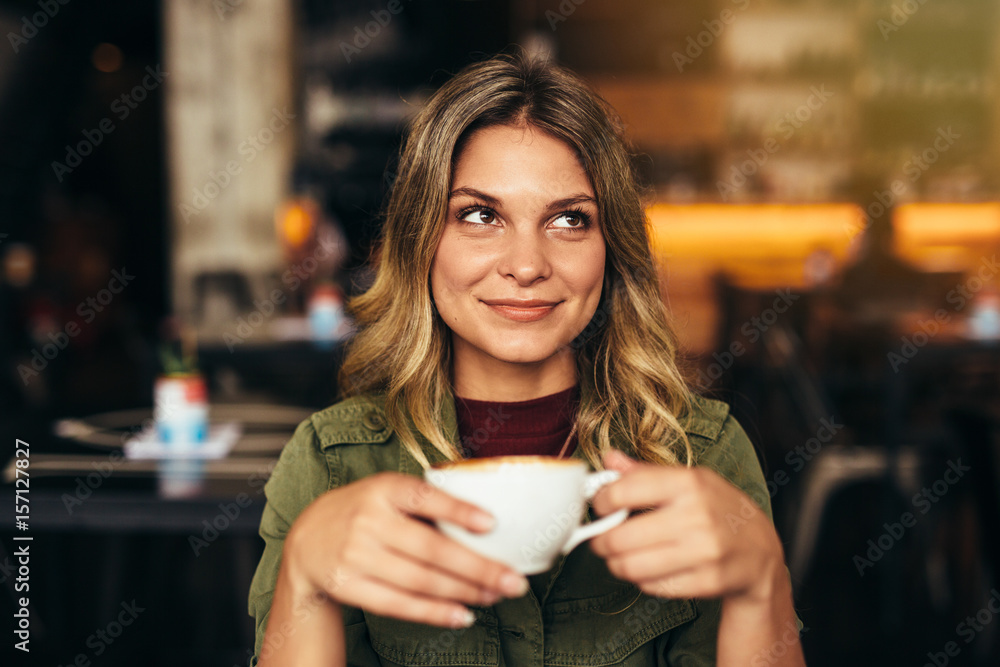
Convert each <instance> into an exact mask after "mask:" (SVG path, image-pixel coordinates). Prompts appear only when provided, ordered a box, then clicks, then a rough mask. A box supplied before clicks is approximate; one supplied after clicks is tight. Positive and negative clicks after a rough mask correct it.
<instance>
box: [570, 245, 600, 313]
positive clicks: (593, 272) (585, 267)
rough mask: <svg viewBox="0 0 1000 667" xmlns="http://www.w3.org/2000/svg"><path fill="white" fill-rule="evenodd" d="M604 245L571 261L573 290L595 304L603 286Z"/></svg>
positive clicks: (584, 252) (588, 250) (580, 254)
mask: <svg viewBox="0 0 1000 667" xmlns="http://www.w3.org/2000/svg"><path fill="white" fill-rule="evenodd" d="M605 260H606V257H605V249H604V244H603V243H602V244H601V245H600V246H598V247H595V248H590V249H587V250H584V251H582V252H580V253H579V254H578V255H576V257H574V260H573V267H574V270H573V273H572V278H571V280H572V281H573V289H574V291H576V292H577V293H578V294H580V295H581V296H586V298H587V300H588V302H590V301H592V302H593V303H594V304H596V303H597V302H598V301H599V300H600V297H601V288H602V286H603V285H604V262H605Z"/></svg>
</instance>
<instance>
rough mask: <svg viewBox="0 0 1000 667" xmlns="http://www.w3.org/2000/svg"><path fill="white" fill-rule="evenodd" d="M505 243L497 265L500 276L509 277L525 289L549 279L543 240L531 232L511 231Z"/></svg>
mask: <svg viewBox="0 0 1000 667" xmlns="http://www.w3.org/2000/svg"><path fill="white" fill-rule="evenodd" d="M505 241H506V245H505V247H504V251H503V253H502V254H501V256H500V261H499V263H498V265H497V270H498V271H499V272H500V274H501V275H502V276H504V277H508V276H510V277H511V278H514V279H515V280H516V281H517V283H518V284H519V285H522V286H525V287H527V286H529V285H532V284H534V283H535V282H537V281H539V280H544V279H545V278H548V277H549V275H550V274H551V272H552V266H551V264H550V263H549V259H548V257H547V255H546V247H545V239H543V238H541V237H540V236H539V235H537V234H534V233H531V232H526V231H513V230H512V232H511V233H510V235H509V236H508V237H507V238H506V239H505Z"/></svg>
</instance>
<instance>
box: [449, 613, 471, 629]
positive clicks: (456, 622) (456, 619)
mask: <svg viewBox="0 0 1000 667" xmlns="http://www.w3.org/2000/svg"><path fill="white" fill-rule="evenodd" d="M475 622H476V615H475V614H474V613H473V612H472V610H470V609H462V610H460V611H456V612H455V613H454V614H452V615H451V623H452V625H453V626H455V627H456V628H468V627H470V626H471V625H472V624H473V623H475Z"/></svg>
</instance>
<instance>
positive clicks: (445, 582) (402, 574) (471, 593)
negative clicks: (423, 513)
mask: <svg viewBox="0 0 1000 667" xmlns="http://www.w3.org/2000/svg"><path fill="white" fill-rule="evenodd" d="M359 561H360V562H359ZM346 564H347V565H348V566H350V567H351V568H353V569H354V570H356V571H358V572H361V573H362V574H363V575H364V576H366V577H367V578H369V579H375V580H377V581H380V582H382V583H383V584H386V585H387V586H389V587H390V588H397V589H401V590H404V591H407V592H409V593H413V594H417V595H421V596H423V597H427V598H432V599H433V598H439V599H442V600H453V601H456V602H464V603H465V604H470V605H477V606H487V607H488V606H491V605H493V604H496V603H497V602H498V601H499V600H500V597H501V596H500V595H499V594H497V593H494V592H491V591H487V590H485V589H483V588H482V587H480V586H479V585H478V584H475V583H472V582H470V581H468V580H466V579H461V578H458V577H455V576H453V575H450V574H448V573H446V572H444V571H442V570H439V569H437V568H435V567H432V566H430V565H428V564H426V563H422V562H418V561H415V560H413V559H412V558H409V557H406V556H404V555H402V554H400V553H399V552H397V551H388V550H385V549H382V550H379V551H377V552H376V553H375V554H369V555H366V556H362V557H360V558H354V559H351V558H348V559H347V560H346Z"/></svg>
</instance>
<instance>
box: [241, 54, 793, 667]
mask: <svg viewBox="0 0 1000 667" xmlns="http://www.w3.org/2000/svg"><path fill="white" fill-rule="evenodd" d="M351 307H352V309H353V312H354V314H355V316H356V318H357V321H358V322H359V324H360V330H359V333H358V334H357V336H356V337H355V339H354V340H353V341H352V344H351V347H350V350H349V352H348V355H347V357H346V359H345V361H344V364H343V367H342V370H341V375H340V383H341V388H342V390H343V393H344V395H345V396H346V397H347V398H346V399H345V400H344V401H342V402H340V403H338V404H336V405H334V406H331V407H330V408H328V409H326V410H324V411H322V412H319V413H317V414H316V415H313V417H312V418H311V419H309V420H307V421H306V422H304V423H303V424H301V425H300V426H299V429H298V430H297V431H296V433H295V435H294V437H293V438H292V440H291V441H290V442H289V443H288V445H287V446H286V447H285V449H284V451H283V452H282V456H281V459H280V461H279V463H278V465H277V466H276V468H275V470H274V473H273V475H272V477H271V479H270V480H269V482H268V484H267V487H266V488H265V491H266V493H267V499H268V502H267V506H266V507H265V511H264V517H263V519H262V522H261V531H260V532H261V535H262V537H263V538H264V539H265V541H266V548H265V553H264V556H263V558H262V560H261V562H260V565H259V566H258V569H257V573H256V576H255V577H254V582H253V586H252V589H251V593H250V610H251V614H253V615H255V616H256V619H257V653H256V654H257V657H259V658H260V664H261V665H267V666H270V665H291V664H294V665H307V664H309V665H311V664H316V665H330V664H344V657H345V655H346V662H347V663H349V664H352V665H385V664H389V665H396V664H402V665H498V664H503V665H519V666H520V665H526V664H539V665H541V664H556V665H577V664H579V665H584V664H590V665H609V664H623V665H675V664H676V665H681V664H683V665H702V664H705V665H707V664H714V663H715V661H716V660H718V662H719V663H720V664H737V663H739V664H751V665H756V664H772V665H776V664H782V665H800V664H802V654H801V649H800V647H799V642H798V632H797V628H796V623H795V621H796V619H795V614H794V611H793V608H792V599H791V591H790V583H789V580H788V575H787V570H786V569H785V567H784V562H783V555H782V549H781V544H780V542H779V540H778V537H777V535H776V533H775V531H774V527H773V525H772V523H771V519H770V506H769V503H768V495H767V493H766V490H765V484H764V480H763V476H762V474H761V471H760V467H759V465H758V464H757V460H756V457H755V455H754V452H753V449H752V447H751V445H750V443H749V441H748V440H747V438H746V435H745V434H744V432H743V431H742V429H741V428H740V426H739V425H738V424H737V423H736V421H735V420H734V419H733V418H732V417H731V416H730V415H729V414H728V409H727V408H726V406H724V405H723V404H721V403H717V402H714V401H709V400H706V399H702V398H699V397H696V396H694V395H692V394H691V393H690V392H689V390H688V389H687V387H686V386H685V384H684V381H683V380H682V378H681V375H680V373H679V372H678V370H677V366H676V364H675V353H676V343H675V340H674V337H673V335H672V334H671V331H670V329H669V328H668V325H667V323H666V314H665V311H664V308H663V305H662V301H661V298H660V292H659V287H658V280H657V276H656V271H655V269H654V264H653V260H652V256H651V252H650V247H649V241H648V238H647V235H646V230H645V220H644V217H643V211H642V207H641V204H640V199H639V195H638V192H637V187H636V184H635V178H634V174H633V172H632V169H631V166H630V160H629V153H628V151H627V149H626V145H625V143H624V140H623V136H622V129H621V126H620V123H619V122H618V121H617V119H616V117H615V115H614V114H613V112H612V111H611V110H610V108H608V107H607V105H606V104H605V103H603V101H601V100H600V99H599V98H598V97H597V96H596V95H595V94H594V93H592V92H591V91H590V90H589V89H588V88H587V87H586V86H585V85H584V84H583V83H582V82H581V81H580V80H579V79H577V78H576V77H575V76H573V75H572V74H570V73H569V72H567V71H565V70H563V69H561V68H558V67H556V66H553V65H551V64H548V63H545V62H542V61H539V60H533V59H531V58H528V57H526V56H524V55H523V54H519V55H513V56H509V55H501V56H497V57H496V58H493V59H491V60H487V61H485V62H481V63H477V64H473V65H470V66H468V67H467V68H465V69H464V70H463V71H462V72H460V73H459V74H458V75H456V76H455V77H454V78H453V79H451V80H450V81H449V82H448V83H446V84H445V85H444V86H443V87H442V88H441V89H440V90H438V91H437V92H436V93H435V94H434V95H433V96H432V97H431V99H430V100H429V101H428V103H427V105H426V106H425V107H424V108H423V109H422V110H421V111H420V112H419V113H418V114H417V115H416V116H415V118H414V119H413V121H412V122H411V124H410V127H409V129H408V134H407V138H406V141H405V144H404V146H403V148H402V151H401V159H400V166H399V175H398V178H397V180H396V182H395V185H394V189H393V192H392V195H391V196H390V198H389V201H388V206H387V209H386V214H385V225H384V238H383V244H382V248H381V254H380V257H379V259H378V265H377V278H376V280H375V282H374V284H373V286H372V287H371V289H370V290H369V291H368V292H366V293H365V294H363V295H361V296H359V297H357V298H356V299H354V301H353V302H352V304H351ZM512 453H513V454H528V453H535V454H539V453H540V454H550V455H569V456H574V457H578V458H582V459H585V460H587V461H589V462H590V463H591V464H592V465H593V466H594V467H608V468H614V469H618V470H620V471H622V477H621V479H620V480H619V481H618V482H615V483H614V484H611V485H608V486H607V487H605V488H604V489H602V491H601V492H600V493H599V494H598V495H597V497H596V498H595V501H594V510H595V512H596V513H597V514H607V513H610V512H613V511H616V510H618V509H620V508H628V509H630V510H633V514H632V515H631V516H630V518H629V519H628V520H626V521H625V522H624V523H623V524H621V525H620V526H618V527H616V528H614V529H612V530H610V531H609V532H607V533H606V534H604V535H602V536H600V537H598V538H595V539H594V540H593V541H592V542H591V543H590V545H589V546H586V545H585V546H581V547H578V548H577V549H575V550H574V551H573V552H571V553H570V554H569V555H568V556H566V557H562V558H560V559H559V561H558V562H557V563H556V565H555V566H554V567H553V568H552V570H551V571H549V572H546V573H543V574H539V575H533V576H531V577H529V578H525V577H523V576H522V575H519V574H517V573H516V572H514V571H512V570H510V569H509V568H507V567H506V566H504V565H502V564H500V563H497V562H494V561H491V560H489V559H486V558H483V557H481V556H478V555H477V554H474V553H472V552H471V551H468V550H466V549H465V548H463V547H462V546H460V545H458V544H457V543H455V542H452V541H451V540H448V539H447V538H445V537H444V536H443V535H442V534H440V533H439V532H437V531H436V530H434V529H433V527H432V526H431V522H433V521H434V520H439V519H444V520H448V521H451V522H453V523H456V524H460V525H463V526H465V527H466V528H468V529H469V530H474V531H485V530H488V529H489V527H490V523H491V517H490V516H489V515H487V514H485V513H484V512H482V511H480V510H478V509H477V508H475V507H474V506H472V505H469V504H467V503H464V502H461V501H458V500H457V499H454V498H451V497H449V496H447V495H445V494H444V493H443V492H440V491H438V490H435V489H432V488H430V487H429V486H428V485H426V484H424V483H423V482H422V481H421V479H420V475H421V474H422V472H423V470H424V469H425V468H426V467H428V466H429V465H431V464H433V463H435V462H439V461H445V460H456V459H459V458H462V457H468V456H486V455H494V454H512Z"/></svg>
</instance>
